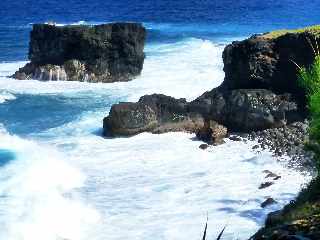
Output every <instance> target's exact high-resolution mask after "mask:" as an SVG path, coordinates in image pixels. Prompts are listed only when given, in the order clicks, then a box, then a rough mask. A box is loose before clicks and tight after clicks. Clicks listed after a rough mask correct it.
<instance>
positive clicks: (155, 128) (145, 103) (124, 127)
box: [103, 94, 205, 136]
mask: <svg viewBox="0 0 320 240" xmlns="http://www.w3.org/2000/svg"><path fill="white" fill-rule="evenodd" d="M187 105H188V104H187V101H186V100H185V99H175V98H172V97H168V96H165V95H162V94H153V95H145V96H143V97H141V98H140V100H139V101H138V102H137V103H119V104H115V105H113V106H112V108H111V110H110V114H109V116H108V117H106V118H105V119H104V125H103V129H104V135H105V136H119V135H123V136H131V135H134V134H138V133H141V132H144V131H148V132H152V133H165V132H170V131H173V132H174V131H186V132H193V133H195V132H196V131H197V130H198V129H200V128H202V127H203V125H204V121H205V120H204V118H203V117H202V116H201V115H199V114H197V113H190V112H188V110H187Z"/></svg>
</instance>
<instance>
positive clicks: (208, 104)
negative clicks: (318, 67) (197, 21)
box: [104, 31, 316, 136]
mask: <svg viewBox="0 0 320 240" xmlns="http://www.w3.org/2000/svg"><path fill="white" fill-rule="evenodd" d="M315 39H316V35H315V34H314V32H312V31H297V32H295V33H293V32H292V33H283V34H277V35H276V36H275V35H274V34H272V33H269V34H264V35H255V36H252V37H251V38H249V39H246V40H244V41H236V42H233V43H232V44H230V45H228V46H227V47H226V48H225V50H224V52H223V61H224V71H225V80H224V82H223V84H222V86H220V87H218V88H215V89H213V90H211V91H209V92H206V93H204V94H203V95H202V96H200V97H198V98H197V99H196V100H194V101H192V102H189V103H187V102H185V101H183V102H181V100H177V99H175V100H173V99H172V98H170V99H171V105H170V109H171V112H170V116H173V115H175V116H183V117H182V119H187V121H186V120H183V121H184V123H185V122H190V119H194V118H193V117H190V116H197V117H196V118H197V119H201V118H202V119H203V120H206V121H209V120H212V121H215V122H217V123H219V124H221V125H223V126H226V127H227V128H228V129H229V130H231V131H236V132H250V131H258V130H264V129H270V128H279V127H283V126H285V125H286V124H291V123H292V122H296V121H301V120H303V119H304V118H305V110H306V109H305V97H304V96H305V93H304V90H302V89H301V88H300V87H299V84H298V80H297V69H298V68H297V65H301V66H308V65H310V64H311V63H312V61H313V60H314V48H313V44H315V42H314V41H315ZM164 99H169V97H164V96H163V97H162V98H158V99H157V104H158V105H162V104H165V105H166V100H164ZM162 101H164V102H162ZM143 102H144V101H143V98H141V99H140V101H139V102H138V103H136V104H133V105H130V106H132V107H131V113H132V111H133V106H135V107H134V108H135V111H136V112H135V114H136V115H139V117H142V118H147V117H146V116H144V115H145V114H150V113H149V112H148V111H146V109H145V108H144V107H141V106H140V105H141V104H145V103H143ZM147 105H148V104H147ZM126 106H128V103H127V104H120V105H117V106H116V107H113V108H112V110H111V112H110V115H109V117H107V118H106V120H105V125H104V126H105V129H106V128H107V129H108V130H106V131H105V132H109V133H110V132H117V131H116V130H115V129H126V128H129V126H130V122H131V123H133V122H134V121H128V119H126V118H128V117H129V116H132V115H131V114H129V113H127V114H121V116H120V115H119V112H116V111H115V109H119V108H127V107H126ZM138 106H140V108H141V109H143V111H140V112H139V110H137V109H138V108H137V107H138ZM148 106H149V105H148ZM153 106H154V105H153ZM149 107H150V106H149ZM140 108H139V109H140ZM150 108H151V109H152V110H153V111H155V108H154V107H150ZM153 114H154V117H153V118H152V121H151V120H150V121H151V122H152V124H151V125H152V127H150V125H148V124H143V123H144V121H138V123H139V124H143V127H140V126H136V127H135V130H136V131H134V132H133V133H138V132H141V131H151V132H157V131H156V130H155V129H158V130H159V128H161V129H163V128H162V127H164V125H167V124H168V123H169V122H170V123H172V121H170V120H169V119H168V116H167V115H166V114H164V113H163V112H162V111H155V113H153ZM154 118H156V119H157V120H156V121H153V119H154ZM148 119H149V118H148ZM171 120H172V119H171ZM183 121H182V122H183ZM197 122H198V121H197ZM124 123H126V124H124ZM164 123H165V124H164ZM180 124H181V123H180ZM180 126H181V125H180ZM193 126H194V125H193ZM203 127H205V126H203ZM165 129H166V130H170V128H165ZM172 129H175V130H179V127H177V126H176V125H175V127H174V128H172ZM181 129H182V130H185V127H182V128H181ZM190 129H193V127H191V128H189V129H188V130H190ZM207 130H208V129H207ZM197 131H198V130H197ZM197 131H196V132H197ZM129 132H130V131H127V132H126V133H127V135H130V133H129ZM158 132H162V131H160V130H159V131H158ZM198 132H199V131H198ZM204 132H205V131H204ZM118 133H119V134H120V131H118ZM200 135H201V134H200ZM200 135H199V136H200Z"/></svg>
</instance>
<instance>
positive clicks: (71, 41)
mask: <svg viewBox="0 0 320 240" xmlns="http://www.w3.org/2000/svg"><path fill="white" fill-rule="evenodd" d="M145 37H146V31H145V28H144V27H143V26H142V25H141V24H137V23H111V24H103V25H97V26H83V25H81V26H63V27H60V26H54V25H48V24H35V25H34V26H33V29H32V31H31V34H30V44H29V59H30V61H31V63H29V64H27V65H26V66H25V67H23V68H21V69H19V71H18V72H16V73H15V74H14V75H13V77H15V78H18V79H28V78H32V79H38V80H79V81H89V82H114V81H128V80H130V79H132V78H133V77H135V76H137V75H139V74H140V73H141V70H142V67H143V62H144V57H145V55H144V53H143V49H144V43H145Z"/></svg>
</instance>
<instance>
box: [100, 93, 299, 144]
mask: <svg viewBox="0 0 320 240" xmlns="http://www.w3.org/2000/svg"><path fill="white" fill-rule="evenodd" d="M297 111H298V109H297V105H296V104H295V103H294V102H293V101H291V97H290V94H286V95H276V94H274V93H272V92H271V91H269V90H264V89H253V90H251V89H239V90H225V89H222V88H217V89H214V90H212V91H211V92H207V93H205V94H204V95H202V96H201V97H199V98H198V99H196V100H195V101H192V102H187V101H186V100H185V99H175V98H172V97H168V96H165V95H157V94H154V95H147V96H143V97H141V98H140V100H139V101H138V102H137V103H119V104H116V105H113V106H112V108H111V111H110V114H109V116H108V117H106V118H105V120H104V130H105V134H107V135H127V136H129V135H133V134H137V133H140V132H143V131H149V132H153V133H162V132H168V131H188V132H194V133H198V136H199V138H200V139H202V140H204V141H206V142H216V141H215V140H213V141H212V137H213V139H215V138H216V137H215V136H212V133H214V132H215V131H222V129H221V127H220V126H221V125H224V126H226V127H227V128H228V129H230V130H233V131H235V130H236V131H240V130H241V131H252V130H262V129H267V128H272V127H279V126H283V125H285V124H286V123H287V122H292V121H294V120H295V119H296V118H298V115H299V114H298V112H297ZM210 121H212V122H216V123H217V124H209V123H210ZM205 123H206V124H205ZM208 124H209V125H210V126H209V125H208ZM213 125H214V127H213ZM218 128H220V130H218ZM212 129H215V130H214V131H213V132H211V133H210V131H212ZM222 132H224V131H222ZM208 134H209V135H208ZM218 138H219V137H217V139H218Z"/></svg>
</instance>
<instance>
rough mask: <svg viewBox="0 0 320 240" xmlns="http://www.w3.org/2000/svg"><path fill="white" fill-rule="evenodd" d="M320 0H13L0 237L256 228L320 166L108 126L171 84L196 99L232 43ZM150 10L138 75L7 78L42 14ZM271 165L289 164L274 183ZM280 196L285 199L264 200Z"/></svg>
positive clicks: (116, 17)
mask: <svg viewBox="0 0 320 240" xmlns="http://www.w3.org/2000/svg"><path fill="white" fill-rule="evenodd" d="M319 12H320V1H319V0H310V1H307V2H306V1H302V0H282V1H275V0H266V1H256V0H247V1H244V0H238V1H233V0H197V1H194V0H180V1H179V0H178V1H169V0H149V1H147V0H140V1H138V0H131V1H127V0H118V1H110V0H105V1H102V0H98V1H80V0H77V1H75V0H72V1H57V0H45V1H35V0H24V1H11V0H2V1H1V3H0V34H1V37H0V240H2V239H3V240H58V239H59V240H62V239H68V240H88V239H90V240H117V239H131V240H142V239H144V240H148V239H152V240H180V239H181V240H182V239H183V240H185V239H194V240H195V239H201V237H202V233H203V230H204V225H205V222H206V218H207V216H208V219H209V220H208V239H215V237H217V235H218V234H219V232H220V231H221V230H222V228H223V227H224V226H225V225H227V228H226V231H225V234H224V235H223V239H225V240H233V239H234V240H235V239H247V238H248V237H249V236H251V235H252V234H253V233H254V232H255V231H257V230H258V229H259V227H261V226H262V225H263V223H264V220H265V217H266V215H267V214H268V213H269V212H270V211H274V210H277V209H280V208H281V207H283V206H284V205H285V204H286V203H288V202H289V201H290V200H292V199H293V198H294V197H295V196H296V194H297V193H298V192H299V190H300V189H301V187H302V186H303V185H304V184H306V183H307V182H308V181H309V180H310V176H306V175H305V174H303V173H301V172H298V171H295V170H294V169H288V168H286V166H285V159H283V160H282V161H281V160H280V161H279V160H278V159H276V158H274V157H273V156H272V154H271V153H270V152H268V151H261V152H256V151H253V150H252V146H254V145H255V142H250V141H248V142H247V143H244V142H233V141H230V140H228V139H227V140H226V143H225V144H223V145H220V146H216V147H210V148H209V149H208V150H206V151H203V150H200V149H199V148H198V147H199V145H200V144H201V142H199V141H196V140H194V135H192V134H187V133H167V134H161V135H153V134H149V133H142V134H139V135H137V136H134V137H130V138H116V139H110V138H109V139H105V138H103V137H101V134H102V119H103V117H105V116H107V115H108V112H109V110H110V107H111V105H112V104H115V103H118V102H120V101H137V100H138V99H139V97H140V96H142V95H144V94H151V93H163V94H166V95H170V96H174V97H176V98H186V99H187V100H193V99H195V98H196V97H197V96H199V95H201V94H202V93H203V92H205V91H208V90H211V89H212V88H214V87H217V86H219V85H220V84H221V83H222V81H223V78H224V72H223V62H222V51H223V49H224V47H225V46H226V44H228V43H230V42H232V41H234V40H241V39H244V38H246V37H248V36H250V35H251V34H255V33H262V32H267V31H271V30H274V29H279V28H281V29H283V28H297V27H304V26H307V25H312V24H318V23H320V15H319ZM47 21H55V22H56V23H57V24H60V25H66V24H100V23H106V22H115V21H137V22H142V23H143V24H144V26H145V27H146V28H147V32H148V38H147V43H146V47H145V52H146V59H145V64H144V69H143V71H142V74H141V76H139V77H137V78H136V79H134V80H133V81H130V82H121V83H108V84H102V83H85V82H62V81H59V82H39V81H34V80H29V81H18V80H13V79H10V78H8V77H7V76H9V75H10V74H12V73H14V71H16V70H17V69H18V68H19V67H22V66H23V65H24V64H25V63H26V61H28V41H29V32H30V30H31V29H32V24H33V23H42V22H47ZM263 170H271V171H273V172H275V173H277V174H279V175H281V176H282V178H281V179H280V180H279V181H277V183H276V184H274V185H272V186H271V187H270V188H267V189H265V190H258V187H259V185H260V184H261V183H262V182H264V181H265V174H264V173H263ZM269 196H271V197H273V198H274V199H275V200H277V202H278V203H277V204H275V205H272V206H270V207H267V208H265V209H262V208H261V207H260V204H261V203H262V202H263V201H264V200H265V199H266V198H267V197H269Z"/></svg>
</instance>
